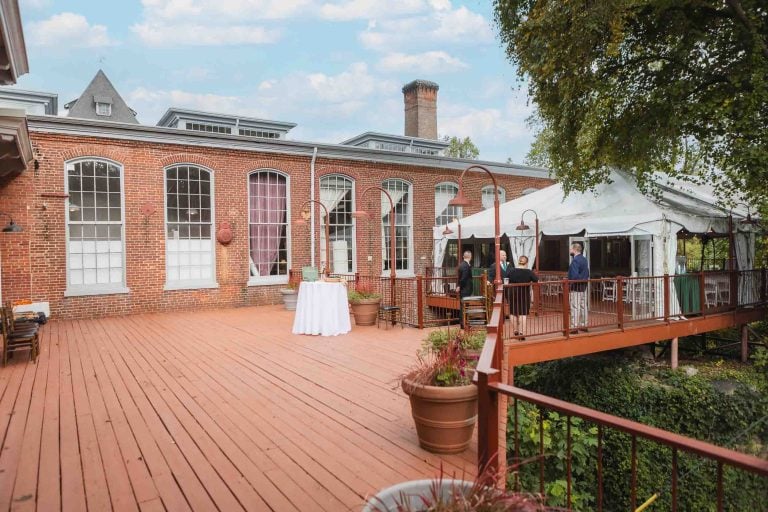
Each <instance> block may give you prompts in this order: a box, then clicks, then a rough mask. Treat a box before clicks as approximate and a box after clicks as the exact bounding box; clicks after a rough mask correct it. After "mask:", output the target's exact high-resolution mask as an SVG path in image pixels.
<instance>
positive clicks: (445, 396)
mask: <svg viewBox="0 0 768 512" xmlns="http://www.w3.org/2000/svg"><path fill="white" fill-rule="evenodd" d="M401 384H402V387H403V391H405V393H406V394H407V395H408V396H409V397H410V399H411V414H412V415H413V421H414V422H415V423H416V432H417V433H418V435H419V444H420V445H421V447H422V448H424V449H425V450H428V451H430V452H433V453H459V452H463V451H464V450H466V449H467V448H468V447H469V443H470V442H471V441H472V432H473V431H474V430H475V422H476V421H477V386H475V385H474V384H468V385H466V386H455V387H438V386H422V385H418V384H415V383H414V382H413V381H411V380H409V379H408V378H404V379H403V380H402V383H401Z"/></svg>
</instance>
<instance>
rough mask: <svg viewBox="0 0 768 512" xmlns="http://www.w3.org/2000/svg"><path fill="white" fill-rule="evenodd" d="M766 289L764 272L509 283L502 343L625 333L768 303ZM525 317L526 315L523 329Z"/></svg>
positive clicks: (767, 283) (703, 273) (505, 292)
mask: <svg viewBox="0 0 768 512" xmlns="http://www.w3.org/2000/svg"><path fill="white" fill-rule="evenodd" d="M766 289H768V276H767V275H766V271H765V269H760V270H743V271H725V272H699V273H696V274H682V275H675V276H670V275H664V276H647V277H615V278H601V279H589V280H585V281H569V280H567V279H560V280H549V281H541V280H540V281H539V282H537V283H525V284H506V285H504V294H503V301H504V312H505V316H507V317H508V318H506V320H505V322H504V324H503V326H502V333H503V339H521V338H523V337H525V338H526V339H527V338H529V337H536V336H546V335H555V334H557V335H562V336H564V337H566V338H567V337H570V336H571V334H574V333H576V332H578V330H580V329H581V330H591V329H601V330H602V329H623V328H624V327H626V326H630V325H633V324H635V325H637V324H641V323H644V322H646V323H647V322H654V321H664V322H668V321H669V320H670V319H671V318H679V319H682V318H685V317H688V316H692V315H707V314H714V313H721V312H725V311H732V310H735V309H737V308H742V307H750V306H755V305H757V304H763V303H765V302H766ZM537 302H538V304H537ZM579 311H581V315H580V316H579V315H578V313H579ZM520 316H526V317H527V318H526V319H525V326H524V327H521V322H520V320H519V318H517V317H520ZM516 333H517V334H516Z"/></svg>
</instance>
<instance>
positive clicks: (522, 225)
mask: <svg viewBox="0 0 768 512" xmlns="http://www.w3.org/2000/svg"><path fill="white" fill-rule="evenodd" d="M528 212H531V213H532V214H533V215H534V217H535V219H536V224H535V225H534V229H535V230H536V232H535V233H534V239H535V242H534V243H535V244H536V252H535V256H534V258H536V260H535V261H536V263H535V267H536V273H537V274H538V273H539V215H538V214H537V213H536V211H535V210H531V209H528V210H525V211H524V212H523V213H522V215H520V225H519V226H517V227H516V228H515V229H516V230H517V231H528V230H529V229H531V228H530V227H529V226H528V225H527V224H526V223H525V222H524V219H525V214H526V213H528Z"/></svg>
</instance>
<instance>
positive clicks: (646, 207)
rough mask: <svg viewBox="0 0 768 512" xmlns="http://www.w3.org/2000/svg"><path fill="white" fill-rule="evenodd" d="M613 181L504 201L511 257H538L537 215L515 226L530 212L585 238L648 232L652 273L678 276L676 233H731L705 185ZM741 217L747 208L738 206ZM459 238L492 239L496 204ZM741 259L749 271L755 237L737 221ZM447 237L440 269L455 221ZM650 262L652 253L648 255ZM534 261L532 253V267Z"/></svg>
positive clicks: (542, 223)
mask: <svg viewBox="0 0 768 512" xmlns="http://www.w3.org/2000/svg"><path fill="white" fill-rule="evenodd" d="M610 180H611V183H609V184H603V185H599V186H598V187H596V189H595V191H594V192H585V193H580V192H573V193H571V194H570V195H568V196H567V197H566V196H565V193H564V192H563V187H562V186H561V185H559V184H556V185H552V186H550V187H547V188H545V189H542V190H539V191H536V192H534V193H532V194H528V195H525V196H522V197H520V198H518V199H514V200H512V201H507V202H506V203H504V204H502V205H501V207H500V223H501V235H502V236H503V235H507V237H509V241H510V246H511V249H512V252H513V254H512V255H510V257H511V258H513V261H514V260H516V259H517V257H518V256H519V255H521V254H525V255H528V256H531V255H533V253H534V252H535V250H534V245H535V242H534V240H535V239H534V232H533V226H534V224H533V220H534V219H533V215H531V214H528V215H527V216H526V219H525V221H526V224H527V225H529V226H530V227H531V229H530V230H527V231H518V230H517V229H516V227H517V226H518V225H519V224H520V219H521V214H522V213H523V212H524V211H525V210H527V209H533V210H534V211H535V212H536V213H537V214H538V218H539V231H540V232H539V235H540V236H541V235H579V234H581V233H583V236H585V237H587V238H592V237H600V236H617V235H623V236H637V235H650V238H651V240H652V244H648V246H646V250H650V249H649V248H650V247H653V249H652V250H653V258H652V260H653V268H648V271H649V272H651V273H652V275H657V276H661V275H664V274H674V273H675V257H676V254H677V236H676V233H677V232H678V231H679V230H680V229H682V228H685V229H687V230H688V231H689V232H691V233H706V232H715V233H727V232H728V209H726V208H723V207H720V206H718V205H717V204H716V198H715V195H714V193H713V191H712V190H711V189H709V188H707V187H705V186H695V185H690V184H688V183H683V182H679V181H677V180H673V179H670V178H668V177H666V176H664V175H658V176H657V178H656V181H657V184H658V187H657V192H658V193H657V194H654V195H646V194H644V193H643V192H641V191H640V190H639V189H638V187H637V185H636V184H635V182H634V181H633V179H632V178H630V177H629V176H627V175H625V174H624V173H621V172H612V173H611V176H610ZM733 213H734V217H735V219H736V220H737V221H738V220H739V219H740V218H743V217H744V213H746V212H742V211H739V210H734V212H733ZM460 222H461V234H462V239H465V240H467V239H470V238H472V237H474V238H484V239H491V240H492V239H493V237H494V211H493V208H490V209H488V210H484V211H482V212H479V213H476V214H474V215H470V216H468V217H465V218H464V219H461V221H460ZM734 225H735V228H736V229H737V233H736V244H735V246H736V247H735V248H736V256H737V264H738V266H739V268H740V269H747V268H752V261H753V260H754V258H753V255H754V236H753V235H752V233H750V232H749V229H750V228H751V227H750V226H745V227H741V226H739V225H738V222H735V223H734ZM448 227H449V228H450V230H451V231H453V233H452V234H450V235H447V236H446V235H443V230H444V228H445V227H444V226H438V227H435V228H434V239H435V242H436V243H435V255H434V264H435V266H441V265H442V262H443V259H444V256H445V249H446V246H447V243H448V240H449V239H456V238H457V234H458V231H459V230H458V225H457V224H456V222H453V223H451V224H449V225H448ZM649 260H650V258H649ZM532 264H533V258H530V260H529V265H532Z"/></svg>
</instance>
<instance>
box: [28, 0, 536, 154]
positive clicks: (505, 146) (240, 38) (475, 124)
mask: <svg viewBox="0 0 768 512" xmlns="http://www.w3.org/2000/svg"><path fill="white" fill-rule="evenodd" d="M20 3H21V9H22V19H23V21H24V30H25V36H26V40H27V48H28V53H29V62H30V69H31V72H30V73H29V74H28V75H26V76H24V77H22V78H21V79H20V80H19V82H18V87H20V88H23V89H31V90H42V91H49V92H55V93H58V94H59V102H60V105H63V104H64V103H66V102H68V101H70V100H72V99H75V98H76V97H78V96H79V94H80V93H81V92H82V90H83V89H84V88H85V86H86V85H87V84H88V82H89V81H90V79H91V78H92V77H93V75H94V74H95V73H96V71H97V70H98V69H99V68H100V67H101V68H102V69H104V71H105V72H106V73H107V76H109V78H110V79H111V80H112V82H113V83H114V84H115V86H116V87H117V89H118V90H119V91H120V93H121V94H122V95H123V97H124V98H125V99H126V101H127V102H128V104H129V105H130V106H131V107H132V108H133V109H134V110H137V111H138V113H139V120H140V121H141V122H142V123H145V124H155V123H156V122H157V120H158V119H159V118H160V116H161V115H162V113H163V112H164V111H165V109H166V108H168V107H169V106H177V107H186V108H194V109H199V110H207V111H213V112H224V113H231V114H240V115H250V116H257V117H264V118H268V119H277V120H281V121H292V122H295V123H298V126H297V127H296V128H295V129H294V130H293V131H292V132H291V133H290V134H289V137H290V138H292V139H296V140H307V141H317V142H340V141H341V140H344V139H345V138H348V137H351V136H353V135H356V134H358V133H361V132H364V131H379V132H385V133H395V134H401V133H402V131H403V103H402V94H401V92H400V88H401V87H402V85H403V84H404V83H406V82H408V81H410V80H412V79H415V78H422V79H428V80H433V81H435V82H437V83H439V84H440V92H439V98H438V131H439V133H440V134H441V135H459V136H469V137H471V138H472V139H473V140H474V141H475V143H476V144H477V146H478V147H479V148H480V157H481V158H483V159H487V160H498V161H506V159H507V158H508V157H511V158H512V160H513V161H514V162H517V163H522V162H523V159H524V157H525V154H526V152H527V151H528V148H529V146H530V143H531V140H532V134H531V133H530V130H529V129H528V127H527V126H526V123H525V120H526V118H527V117H528V116H529V115H530V113H531V110H532V109H531V107H530V105H528V100H527V95H526V92H525V90H524V88H521V87H520V85H519V82H518V80H517V76H516V74H515V70H514V67H513V66H512V65H511V64H510V63H509V62H508V61H507V60H506V58H505V56H504V52H503V51H502V49H501V47H500V44H499V42H498V39H497V38H496V34H495V28H494V27H493V24H492V12H491V6H490V4H491V2H489V1H483V0H468V1H464V2H459V1H451V0H112V1H109V2H106V1H103V0H102V1H95V0H91V1H86V0H67V1H56V0H21V2H20Z"/></svg>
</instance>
